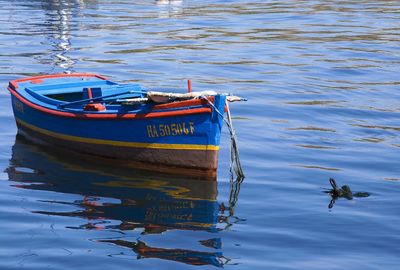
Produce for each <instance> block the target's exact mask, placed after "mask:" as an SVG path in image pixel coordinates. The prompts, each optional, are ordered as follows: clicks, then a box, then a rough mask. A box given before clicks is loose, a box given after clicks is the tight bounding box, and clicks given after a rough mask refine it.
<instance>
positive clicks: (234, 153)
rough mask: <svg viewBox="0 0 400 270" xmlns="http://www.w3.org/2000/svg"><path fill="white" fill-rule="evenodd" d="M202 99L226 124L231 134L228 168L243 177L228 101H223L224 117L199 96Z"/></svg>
mask: <svg viewBox="0 0 400 270" xmlns="http://www.w3.org/2000/svg"><path fill="white" fill-rule="evenodd" d="M201 98H202V99H204V100H206V101H207V102H208V104H210V105H211V107H212V108H213V109H214V110H215V111H216V112H217V113H218V114H219V115H220V116H221V117H222V119H223V120H224V122H225V123H226V125H227V126H228V130H229V134H230V136H231V147H230V156H231V164H230V170H231V172H232V170H233V171H234V172H235V174H236V176H237V177H239V178H244V173H243V169H242V165H241V163H240V157H239V149H238V144H237V138H236V133H235V129H234V128H233V123H232V117H231V112H230V110H229V105H228V101H227V100H226V101H225V106H226V109H227V113H226V115H227V117H226V118H225V117H224V115H223V114H222V113H221V112H220V111H219V110H218V109H217V108H216V107H215V105H214V104H213V103H212V102H211V101H210V100H208V99H207V98H206V97H201Z"/></svg>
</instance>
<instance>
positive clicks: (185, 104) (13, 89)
mask: <svg viewBox="0 0 400 270" xmlns="http://www.w3.org/2000/svg"><path fill="white" fill-rule="evenodd" d="M63 77H96V78H99V79H102V80H107V78H106V77H104V76H101V75H97V74H90V73H73V74H51V75H41V76H33V77H27V78H22V79H16V80H13V81H10V82H9V86H8V91H10V93H11V95H13V96H14V97H15V98H17V99H18V100H19V101H21V102H22V103H24V104H25V105H27V106H29V107H31V108H33V109H36V110H38V111H41V112H43V113H47V114H51V115H55V116H61V117H68V118H80V119H148V118H160V117H175V116H184V115H191V114H202V113H212V108H211V107H209V105H208V102H207V101H205V100H202V99H192V100H185V101H178V102H171V103H166V104H156V105H154V106H153V107H152V110H153V112H151V111H150V112H146V113H136V112H135V113H129V112H124V113H102V112H90V113H86V112H84V111H82V112H67V111H60V110H56V109H52V108H47V107H45V106H42V105H39V104H36V103H34V102H32V101H31V100H29V99H27V98H26V97H24V96H23V95H21V93H19V91H18V83H19V82H27V81H35V80H42V79H49V78H63ZM207 99H208V100H209V101H211V102H213V101H214V97H208V98H207ZM196 106H197V107H196ZM199 106H204V107H199ZM190 107H192V108H190ZM180 108H181V109H180ZM174 109H175V110H174ZM160 110H161V111H160ZM162 110H168V111H162Z"/></svg>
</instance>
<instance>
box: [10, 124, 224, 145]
mask: <svg viewBox="0 0 400 270" xmlns="http://www.w3.org/2000/svg"><path fill="white" fill-rule="evenodd" d="M16 121H17V123H18V124H20V125H22V126H25V127H27V128H29V129H31V130H33V131H36V132H38V133H41V134H44V135H47V136H50V137H53V138H57V139H62V140H67V141H72V142H80V143H90V144H98V145H109V146H121V147H132V148H150V149H169V150H204V151H217V150H218V149H219V146H216V145H201V144H166V143H140V142H123V141H112V140H101V139H92V138H84V137H78V136H71V135H65V134H61V133H57V132H53V131H50V130H46V129H42V128H39V127H36V126H33V125H31V124H28V123H26V122H24V121H22V120H21V119H16Z"/></svg>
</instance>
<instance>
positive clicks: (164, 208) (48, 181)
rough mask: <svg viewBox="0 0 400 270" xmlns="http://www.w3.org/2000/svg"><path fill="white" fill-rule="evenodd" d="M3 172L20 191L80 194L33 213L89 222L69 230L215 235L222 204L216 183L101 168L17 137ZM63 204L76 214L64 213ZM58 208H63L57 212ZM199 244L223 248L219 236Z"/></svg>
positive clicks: (217, 258)
mask: <svg viewBox="0 0 400 270" xmlns="http://www.w3.org/2000/svg"><path fill="white" fill-rule="evenodd" d="M99 162H100V161H99ZM7 173H8V175H9V179H10V180H11V181H13V182H15V184H13V186H15V187H18V188H24V189H31V190H45V191H55V192H58V193H63V194H74V195H79V196H81V198H80V199H75V200H72V201H64V200H63V198H65V196H62V195H61V194H60V196H57V198H60V199H57V200H40V201H41V202H44V203H48V204H51V206H52V207H51V210H52V211H49V210H48V209H44V210H42V209H34V210H32V212H33V213H38V214H46V215H55V216H68V217H81V218H85V219H86V220H87V222H86V223H85V224H82V225H80V226H69V227H68V228H70V229H88V230H90V229H96V230H120V231H127V230H133V229H141V230H142V234H159V233H162V232H166V231H168V230H172V229H179V230H203V231H208V232H217V231H218V228H217V223H218V220H219V218H220V217H219V210H220V206H219V205H218V203H217V201H216V196H217V185H216V181H201V180H193V179H188V178H183V177H181V176H176V177H173V178H172V177H166V176H164V175H160V174H155V173H152V174H149V172H144V171H140V170H137V169H133V168H127V167H123V166H120V165H117V164H107V166H104V164H102V165H101V166H100V165H99V164H97V160H92V161H90V162H89V161H87V160H85V159H84V158H83V156H81V155H78V154H73V153H62V154H60V153H57V152H55V151H54V150H51V151H49V150H47V149H46V150H45V149H43V148H39V147H38V146H35V145H32V144H30V143H29V142H26V141H25V140H24V139H23V138H20V137H18V136H17V138H16V141H15V144H14V146H13V154H12V159H11V161H10V165H9V167H8V169H7ZM67 197H68V196H67ZM65 200H68V199H65ZM66 205H67V206H72V207H73V209H74V210H73V211H65V208H64V206H66ZM57 206H60V207H59V208H60V209H62V210H57ZM54 209H56V210H54ZM222 210H223V209H222ZM223 213H224V212H223V211H222V212H221V215H223ZM100 242H109V243H114V244H116V245H120V246H123V247H129V248H131V249H133V250H134V251H135V252H136V253H137V254H138V255H140V257H143V258H160V259H167V260H175V261H179V262H184V263H188V264H194V265H204V264H212V265H215V266H222V265H223V262H224V261H225V262H227V261H228V259H226V258H224V257H223V256H222V252H203V251H195V250H192V249H187V250H186V249H165V248H157V247H150V246H147V245H146V244H145V243H144V242H141V241H137V242H128V241H125V240H121V239H115V240H112V239H111V240H110V239H107V240H104V241H100ZM199 242H200V244H201V245H202V246H204V247H206V248H211V249H220V248H221V239H219V238H215V239H209V240H201V241H199Z"/></svg>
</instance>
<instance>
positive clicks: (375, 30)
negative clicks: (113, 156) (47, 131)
mask: <svg viewBox="0 0 400 270" xmlns="http://www.w3.org/2000/svg"><path fill="white" fill-rule="evenodd" d="M135 2H136V3H133V1H128V0H119V1H105V0H104V1H103V0H99V1H96V0H87V1H85V0H75V1H73V0H70V1H66V0H58V1H56V0H48V1H44V0H43V1H40V0H36V1H23V0H14V1H3V0H0V4H1V7H2V8H1V10H0V21H1V22H0V81H1V84H2V86H3V87H2V88H3V91H0V106H1V110H0V121H1V122H0V123H1V125H0V180H1V181H0V185H1V186H0V219H1V223H0V269H103V268H104V269H106V268H107V269H216V268H217V267H224V268H227V269H241V270H242V269H398V265H399V264H400V258H399V252H400V228H399V224H400V196H399V194H400V165H399V157H400V153H399V151H400V122H399V120H400V102H399V100H400V99H399V98H400V94H399V85H400V79H399V78H400V77H399V70H400V48H399V44H400V24H399V22H400V3H399V2H398V1H378V0H375V1H363V0H361V1H317V0H316V1H286V2H282V1H259V2H257V1H250V0H249V1H245V0H242V1H240V0H238V1H186V0H183V1H166V0H165V1H135ZM60 72H61V73H62V72H94V73H100V74H103V75H106V76H108V77H109V78H111V79H113V80H116V81H119V82H128V81H135V82H139V83H140V84H142V85H143V86H146V87H150V86H157V87H185V80H186V79H188V78H190V79H192V83H193V87H194V89H197V90H200V89H216V90H220V91H223V92H226V91H229V92H232V93H234V94H238V95H242V96H244V97H247V98H248V99H249V101H248V102H247V103H242V104H234V105H232V111H233V115H234V117H235V119H234V124H235V127H236V130H237V133H238V137H239V146H240V152H241V159H242V163H243V167H244V170H245V173H246V178H245V180H244V182H243V183H242V184H241V185H232V186H231V185H230V177H229V153H228V136H227V129H226V128H225V130H224V139H223V142H222V149H221V151H220V166H219V173H218V174H219V175H218V181H217V183H210V182H198V181H191V180H188V179H184V178H180V177H166V176H165V175H157V174H149V173H144V172H140V171H133V170H132V171H126V170H124V169H121V168H119V167H118V166H116V165H115V166H114V165H104V164H95V163H91V162H90V161H81V160H79V159H78V158H75V157H66V156H63V155H60V154H58V153H54V152H51V151H45V150H44V149H43V148H38V147H36V146H34V145H31V144H29V143H27V142H26V141H24V140H23V139H21V138H16V127H15V124H14V119H13V116H12V111H11V106H10V100H9V99H10V98H9V94H8V92H7V91H6V85H7V82H8V81H9V80H12V79H15V78H19V77H21V76H28V75H36V74H46V73H60ZM329 177H334V178H335V179H336V180H337V182H338V183H339V185H343V184H347V185H349V186H350V187H351V189H352V190H353V191H354V192H356V191H364V192H369V193H370V194H371V195H370V196H369V197H367V198H354V199H353V200H347V199H344V198H341V199H339V200H337V201H336V202H335V204H334V206H333V208H331V209H328V204H329V203H330V197H329V196H328V194H326V193H324V191H325V189H324V188H329V187H330V186H329V183H328V179H329ZM222 204H223V206H225V209H224V207H221V205H222ZM229 205H231V206H232V209H231V211H229V209H228V207H229ZM233 206H235V207H233Z"/></svg>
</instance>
